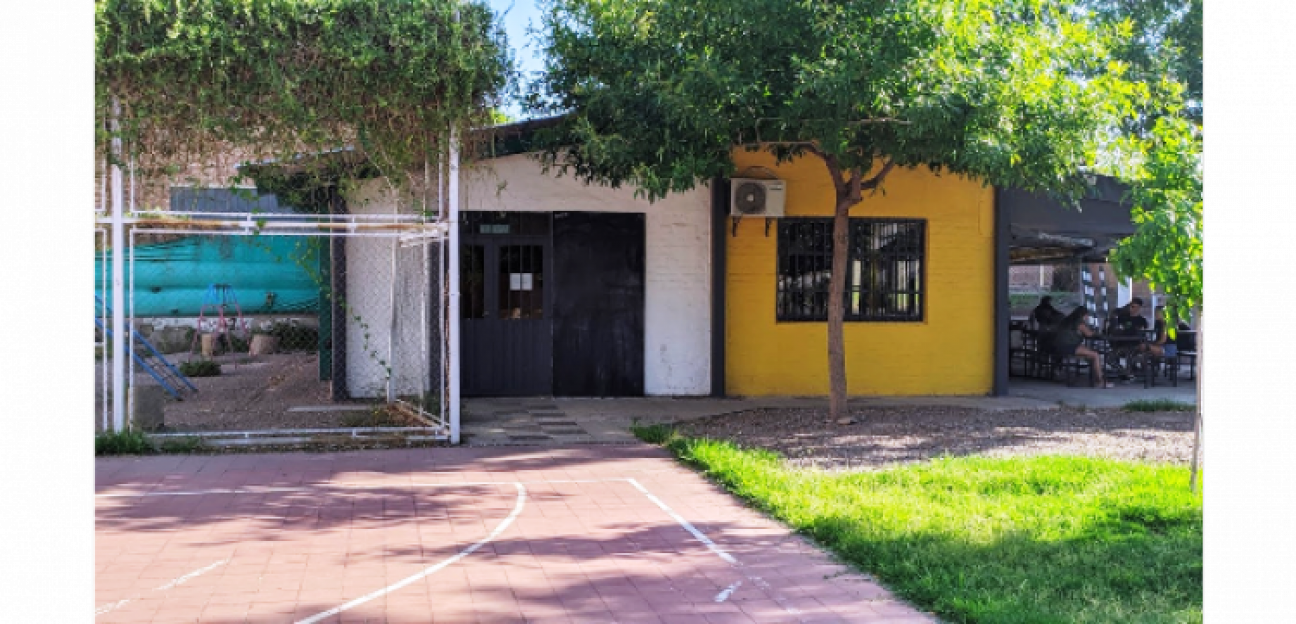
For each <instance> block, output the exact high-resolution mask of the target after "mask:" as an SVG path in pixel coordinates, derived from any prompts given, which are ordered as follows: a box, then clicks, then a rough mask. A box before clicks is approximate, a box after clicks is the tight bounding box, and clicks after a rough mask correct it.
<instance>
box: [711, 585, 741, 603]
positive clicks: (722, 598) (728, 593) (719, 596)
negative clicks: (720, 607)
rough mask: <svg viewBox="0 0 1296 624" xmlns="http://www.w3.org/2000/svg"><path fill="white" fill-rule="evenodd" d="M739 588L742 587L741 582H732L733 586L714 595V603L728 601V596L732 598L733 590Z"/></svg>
mask: <svg viewBox="0 0 1296 624" xmlns="http://www.w3.org/2000/svg"><path fill="white" fill-rule="evenodd" d="M739 587H742V581H734V584H733V585H730V586H728V587H726V588H724V591H722V592H720V593H718V594H716V597H715V601H716V602H724V601H726V600H728V599H729V596H732V595H733V593H734V590H735V589H738V588H739Z"/></svg>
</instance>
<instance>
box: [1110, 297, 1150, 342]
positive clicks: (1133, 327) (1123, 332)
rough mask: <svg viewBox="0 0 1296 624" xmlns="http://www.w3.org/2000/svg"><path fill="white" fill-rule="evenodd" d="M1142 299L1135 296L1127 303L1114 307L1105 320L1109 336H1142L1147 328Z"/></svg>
mask: <svg viewBox="0 0 1296 624" xmlns="http://www.w3.org/2000/svg"><path fill="white" fill-rule="evenodd" d="M1142 312H1143V299H1142V298H1139V297H1135V298H1133V299H1131V300H1130V302H1129V303H1127V304H1125V305H1123V306H1121V307H1119V308H1116V311H1115V312H1112V315H1111V318H1109V319H1108V320H1107V334H1108V335H1109V336H1131V337H1132V336H1142V335H1143V332H1144V331H1145V330H1147V319H1145V318H1143V316H1142Z"/></svg>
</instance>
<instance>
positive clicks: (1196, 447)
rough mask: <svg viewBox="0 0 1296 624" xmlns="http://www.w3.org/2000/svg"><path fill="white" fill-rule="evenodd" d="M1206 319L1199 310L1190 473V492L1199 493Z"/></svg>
mask: <svg viewBox="0 0 1296 624" xmlns="http://www.w3.org/2000/svg"><path fill="white" fill-rule="evenodd" d="M1205 323H1206V317H1205V315H1204V314H1202V312H1201V309H1200V308H1198V310H1197V417H1196V419H1194V420H1195V422H1194V427H1193V450H1192V465H1191V467H1190V469H1189V472H1188V491H1190V492H1193V493H1196V492H1197V461H1198V458H1199V457H1201V439H1202V403H1203V402H1202V378H1203V377H1205V376H1206V357H1205V355H1206V349H1205V346H1206V340H1205V338H1206V332H1204V331H1202V330H1203V328H1204V327H1205Z"/></svg>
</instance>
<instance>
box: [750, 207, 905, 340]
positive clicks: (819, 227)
mask: <svg viewBox="0 0 1296 624" xmlns="http://www.w3.org/2000/svg"><path fill="white" fill-rule="evenodd" d="M926 225H927V224H926V222H925V221H922V220H904V219H866V218H857V219H851V220H850V232H849V235H848V241H849V245H850V247H849V249H848V251H847V254H848V255H847V260H846V266H847V274H846V316H845V318H846V320H848V321H921V320H922V318H923V303H924V296H923V295H924V283H923V282H924V279H923V278H924V275H923V258H924V257H925V252H926V244H925V243H926ZM831 274H832V219H782V220H780V221H779V225H778V280H777V286H776V287H777V295H776V306H777V319H778V320H780V321H824V320H827V319H828V280H829V278H830V276H831Z"/></svg>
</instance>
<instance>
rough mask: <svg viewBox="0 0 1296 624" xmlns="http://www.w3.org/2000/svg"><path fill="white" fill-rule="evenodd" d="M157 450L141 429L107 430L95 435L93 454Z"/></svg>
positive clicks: (151, 451) (120, 453) (135, 453)
mask: <svg viewBox="0 0 1296 624" xmlns="http://www.w3.org/2000/svg"><path fill="white" fill-rule="evenodd" d="M155 452H157V448H156V447H155V446H153V440H152V439H150V438H149V437H148V436H147V435H145V434H144V432H143V431H139V430H135V429H127V430H126V431H108V432H104V433H100V434H97V435H95V456H96V457H98V456H101V455H150V454H152V453H155Z"/></svg>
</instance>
